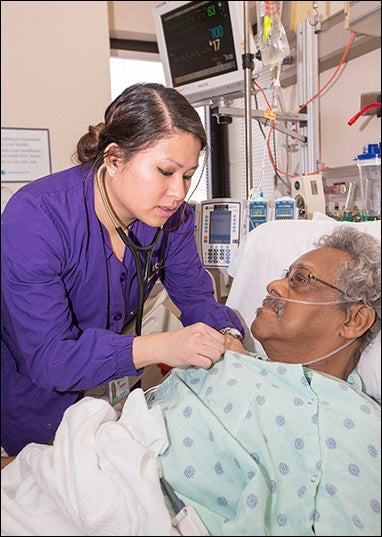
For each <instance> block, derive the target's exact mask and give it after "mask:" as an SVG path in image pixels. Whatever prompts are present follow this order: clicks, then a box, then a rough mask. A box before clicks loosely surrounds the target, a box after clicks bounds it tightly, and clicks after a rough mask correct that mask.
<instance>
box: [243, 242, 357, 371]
mask: <svg viewBox="0 0 382 537" xmlns="http://www.w3.org/2000/svg"><path fill="white" fill-rule="evenodd" d="M347 259H348V254H346V253H345V252H343V251H342V250H336V249H333V248H320V249H317V250H312V251H310V252H308V253H306V254H304V255H303V256H301V257H300V258H298V259H297V260H296V261H295V262H294V263H292V265H291V266H290V267H287V268H289V271H290V272H291V271H292V269H296V270H295V271H294V272H293V277H292V278H291V280H290V279H288V277H286V278H284V279H279V280H274V281H272V282H270V283H269V284H268V286H267V292H268V297H267V299H266V300H265V301H264V302H263V305H262V307H261V308H259V309H258V311H257V315H256V318H255V319H254V321H253V323H252V326H251V332H252V334H253V336H254V337H255V338H256V339H257V340H258V341H260V343H261V344H262V345H263V347H264V349H265V351H266V353H267V355H268V356H269V358H271V359H272V360H277V361H284V362H292V363H301V362H307V361H309V360H313V359H315V358H317V357H320V356H323V355H324V354H327V353H328V352H331V351H332V350H334V349H335V348H336V347H339V346H340V345H341V344H343V343H344V341H343V339H342V338H340V336H339V327H340V325H341V323H342V322H343V321H344V317H345V313H344V311H343V308H342V306H341V305H320V304H305V303H301V302H299V303H295V302H286V301H283V300H282V299H283V298H288V299H292V300H297V301H304V302H319V303H322V302H331V301H340V300H342V295H341V293H340V292H339V291H337V290H335V289H332V288H331V287H329V286H327V285H325V284H323V283H320V282H318V281H315V280H314V279H311V278H307V275H308V274H314V275H315V276H317V277H318V278H320V279H322V280H324V281H325V282H327V283H330V284H332V285H334V286H335V287H338V286H339V285H340V284H339V283H338V282H336V280H335V275H336V273H337V272H338V270H339V268H340V267H341V266H342V265H343V263H344V262H345V261H346V260H347Z"/></svg>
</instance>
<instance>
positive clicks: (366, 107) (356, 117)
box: [348, 103, 381, 126]
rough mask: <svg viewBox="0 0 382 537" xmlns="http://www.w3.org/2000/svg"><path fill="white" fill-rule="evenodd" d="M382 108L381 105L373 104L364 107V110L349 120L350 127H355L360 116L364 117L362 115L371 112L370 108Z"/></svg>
mask: <svg viewBox="0 0 382 537" xmlns="http://www.w3.org/2000/svg"><path fill="white" fill-rule="evenodd" d="M380 107H381V103H371V104H368V105H367V106H364V107H363V108H362V110H360V111H359V112H357V113H356V115H355V116H353V117H352V118H351V119H349V121H348V125H350V126H351V125H353V123H355V122H356V121H357V119H358V118H359V116H362V114H364V113H365V112H367V110H370V108H380Z"/></svg>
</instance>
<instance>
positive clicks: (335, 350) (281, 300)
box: [265, 295, 356, 365]
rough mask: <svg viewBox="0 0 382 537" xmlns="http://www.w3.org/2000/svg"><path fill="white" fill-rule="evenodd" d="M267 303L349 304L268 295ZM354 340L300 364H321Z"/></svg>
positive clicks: (344, 301)
mask: <svg viewBox="0 0 382 537" xmlns="http://www.w3.org/2000/svg"><path fill="white" fill-rule="evenodd" d="M265 300H267V301H269V302H271V301H272V302H294V303H296V304H312V305H314V306H317V305H319V306H331V305H333V304H347V303H349V301H348V300H333V301H330V302H313V301H312V302H311V301H308V300H295V299H293V298H282V297H277V298H276V297H273V296H271V295H268V296H267V297H266V299H265ZM355 340H356V338H354V339H351V340H350V341H347V342H346V343H345V344H344V345H341V346H340V347H337V348H336V349H334V351H331V352H329V353H328V354H324V355H323V356H320V357H319V358H315V359H314V360H309V362H301V365H310V364H315V363H316V362H321V360H325V359H326V358H329V357H330V356H333V354H337V352H340V351H342V350H343V349H346V347H349V346H350V345H351V344H352V343H353V342H354V341H355ZM270 361H271V362H273V361H274V360H271V359H270ZM276 361H279V360H276Z"/></svg>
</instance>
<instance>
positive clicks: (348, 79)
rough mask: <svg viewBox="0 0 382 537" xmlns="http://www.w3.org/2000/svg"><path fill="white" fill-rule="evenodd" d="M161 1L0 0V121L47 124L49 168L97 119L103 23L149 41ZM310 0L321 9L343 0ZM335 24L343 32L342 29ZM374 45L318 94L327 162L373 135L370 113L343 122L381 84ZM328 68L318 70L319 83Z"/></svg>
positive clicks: (289, 101)
mask: <svg viewBox="0 0 382 537" xmlns="http://www.w3.org/2000/svg"><path fill="white" fill-rule="evenodd" d="M161 3H162V2H161V1H159V2H130V1H129V2H103V1H97V2H79V1H76V2H70V1H69V2H63V1H56V2H52V1H48V2H38V1H33V2H28V1H26V2H22V1H17V2H14V1H3V2H1V15H2V20H1V43H2V47H1V57H2V62H1V78H2V102H1V113H2V126H3V127H20V128H28V127H29V128H49V131H50V141H51V156H52V171H57V170H59V169H62V168H65V167H68V166H70V165H71V161H70V158H71V155H72V152H73V151H74V149H75V145H76V142H77V140H78V139H79V137H80V136H81V135H82V134H83V133H84V132H85V131H86V130H87V127H88V125H90V124H94V123H97V122H98V121H101V120H102V117H103V112H104V110H105V108H106V106H107V104H108V103H109V102H110V99H111V90H110V74H109V57H110V47H109V29H110V35H111V36H113V37H119V38H129V39H148V40H150V41H155V29H154V23H153V18H152V9H153V7H154V6H155V5H158V4H161ZM308 4H311V3H309V2H308ZM318 4H319V10H320V13H321V14H322V15H323V16H329V15H331V14H332V13H335V12H338V11H339V10H341V9H343V4H344V3H343V2H318ZM328 5H329V6H330V9H329V8H328ZM324 8H325V11H324ZM341 31H342V32H343V33H344V35H346V40H347V38H348V37H347V36H349V35H350V33H349V31H348V30H345V29H344V28H343V29H341ZM320 39H322V40H324V39H326V38H325V34H324V32H323V33H322V34H320ZM345 43H346V41H345ZM380 52H381V51H380V48H379V49H377V50H374V51H372V52H370V53H368V54H365V55H364V56H362V57H360V58H357V59H354V60H351V61H349V62H348V63H347V64H346V67H345V68H344V70H343V72H342V74H341V76H340V77H337V80H336V82H335V84H333V85H332V86H331V87H330V88H329V89H328V90H327V91H326V92H325V94H324V95H323V96H322V97H321V98H320V129H321V137H320V144H321V153H320V155H319V156H320V158H321V160H322V161H323V162H324V163H325V164H326V165H328V166H331V167H336V166H347V165H349V164H351V163H352V159H353V158H354V156H355V155H356V154H358V153H360V152H361V150H362V146H363V145H365V144H367V143H376V142H378V141H379V140H380V118H377V117H376V116H366V117H362V118H360V119H359V120H358V121H357V122H356V123H355V124H354V125H353V126H352V127H349V126H348V125H347V121H348V120H349V119H350V117H352V116H353V115H354V114H355V113H356V112H357V111H358V110H359V108H360V94H361V93H363V92H370V91H380V89H381V68H380V64H381V63H380V60H381V54H380ZM334 69H335V68H333V69H330V70H327V71H325V72H323V73H322V74H321V75H320V81H319V85H320V87H322V86H323V85H324V84H325V83H326V81H327V80H328V79H329V77H330V76H331V74H332V73H333V71H334ZM284 101H285V105H286V108H287V110H288V111H291V112H293V111H296V110H297V108H298V104H301V103H297V96H296V88H295V87H290V88H286V89H285V91H284Z"/></svg>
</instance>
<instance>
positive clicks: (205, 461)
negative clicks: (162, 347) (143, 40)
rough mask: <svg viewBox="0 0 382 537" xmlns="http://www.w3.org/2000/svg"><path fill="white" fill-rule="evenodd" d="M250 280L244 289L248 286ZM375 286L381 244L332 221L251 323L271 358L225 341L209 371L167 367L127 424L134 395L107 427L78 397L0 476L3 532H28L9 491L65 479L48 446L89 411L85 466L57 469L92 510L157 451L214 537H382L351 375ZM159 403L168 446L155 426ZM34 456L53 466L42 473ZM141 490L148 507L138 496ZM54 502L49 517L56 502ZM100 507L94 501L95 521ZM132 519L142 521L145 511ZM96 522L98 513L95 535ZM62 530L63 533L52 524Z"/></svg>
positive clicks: (361, 405)
mask: <svg viewBox="0 0 382 537" xmlns="http://www.w3.org/2000/svg"><path fill="white" fill-rule="evenodd" d="M282 268H283V267H280V270H281V269H282ZM255 284H256V282H249V291H250V285H255ZM380 290H381V274H380V243H379V241H377V240H376V239H374V238H373V237H371V236H369V235H366V234H365V233H360V232H358V231H357V230H356V228H354V227H347V226H339V227H336V228H335V229H334V231H333V232H332V233H331V234H330V235H328V236H326V237H322V238H321V240H320V243H319V244H318V248H316V249H314V250H312V251H310V252H308V253H306V254H304V255H302V256H301V257H300V258H299V259H297V260H296V261H295V262H294V263H293V264H292V265H291V266H290V267H288V268H287V271H286V272H285V274H284V275H283V277H281V278H280V279H278V280H275V281H272V282H270V283H269V285H268V287H267V293H268V295H267V296H266V297H265V299H264V302H263V305H262V306H261V307H260V308H259V309H258V311H257V313H256V318H255V319H254V321H253V323H252V326H251V331H252V334H253V336H254V337H255V338H256V339H258V340H259V341H260V343H261V344H262V346H263V347H264V349H265V351H266V354H267V357H264V356H260V355H258V354H255V353H246V352H245V350H244V349H243V348H242V347H241V345H240V343H239V341H233V342H232V350H228V351H226V352H225V354H224V359H221V360H220V361H219V362H217V363H216V364H215V365H214V366H213V367H211V368H210V369H209V370H207V371H206V370H204V369H197V368H192V367H190V368H185V369H182V368H175V369H173V370H172V372H171V374H170V375H169V376H168V377H167V378H166V379H165V380H164V381H163V382H162V384H161V385H160V386H159V387H158V388H157V389H156V391H154V396H153V398H152V399H151V401H150V403H149V409H147V412H148V414H147V415H146V414H145V412H144V411H143V410H142V411H141V412H140V414H139V415H136V416H135V419H136V422H135V423H134V426H132V421H134V415H132V413H134V412H135V413H136V412H137V411H136V408H137V405H136V401H134V405H130V406H129V400H130V398H132V397H133V398H135V399H137V398H139V397H140V394H139V392H140V391H141V390H134V392H132V393H131V394H130V396H129V397H128V399H127V403H126V404H125V407H126V408H124V409H123V412H122V416H121V417H120V418H119V420H118V419H117V416H115V415H110V412H112V411H113V409H111V410H107V412H108V415H107V419H106V418H103V422H102V424H98V426H97V424H96V423H95V422H96V420H95V415H96V413H95V412H93V411H92V410H90V408H91V406H92V408H93V407H95V405H100V404H101V403H103V402H100V401H97V400H94V401H91V400H90V398H85V399H84V400H82V401H80V402H79V403H77V404H76V405H74V406H73V407H71V408H70V409H68V411H67V413H66V414H65V416H64V419H63V423H62V425H61V426H60V428H59V430H58V435H57V436H56V440H55V444H54V445H53V446H36V445H29V446H26V447H25V448H24V449H23V450H22V452H21V453H20V454H19V455H18V456H17V458H16V460H15V461H13V462H12V464H10V465H9V466H7V467H6V468H5V470H3V472H2V478H3V479H2V492H3V498H2V506H4V507H2V509H3V516H2V526H3V528H4V527H5V529H7V524H8V531H9V527H10V528H11V531H12V530H14V531H17V530H20V529H21V530H23V529H24V531H25V527H24V526H22V525H21V528H20V524H28V522H27V520H28V517H29V518H30V517H31V514H30V511H28V509H27V508H24V504H23V501H22V494H17V492H20V491H21V490H22V488H23V485H24V486H25V479H28V480H29V481H28V487H29V488H30V489H31V490H33V489H36V491H35V497H36V498H38V499H39V500H40V502H41V501H42V499H41V498H42V497H43V493H44V494H46V495H48V496H50V495H53V494H57V490H56V488H57V489H58V487H59V485H57V484H56V480H54V479H53V478H52V479H51V480H50V481H49V486H46V490H45V488H44V484H45V481H44V479H43V478H41V474H43V475H44V471H45V472H46V474H47V475H48V473H49V472H52V468H54V464H53V463H54V462H55V464H56V465H57V466H58V467H59V468H60V472H61V474H60V475H61V476H62V475H63V471H62V466H63V462H62V458H64V456H63V457H62V458H61V459H60V460H58V458H57V454H56V457H54V449H55V448H56V449H57V450H61V452H64V453H65V451H63V447H62V445H63V444H65V442H66V443H68V440H67V438H68V437H69V436H70V434H69V433H68V431H69V432H70V431H71V424H72V423H74V422H75V421H76V412H77V413H80V412H85V409H86V411H87V413H88V414H87V415H89V420H88V421H89V423H90V422H91V427H93V429H91V430H92V431H93V434H92V436H91V435H90V431H89V430H88V429H86V431H87V434H86V435H85V434H84V431H83V430H81V427H83V428H85V427H88V425H87V424H88V422H86V423H85V422H81V426H79V425H78V423H77V426H76V427H77V429H76V430H75V433H76V434H75V433H72V437H73V438H75V437H76V435H77V436H78V435H79V436H80V438H81V443H80V444H79V445H80V454H79V455H78V457H79V458H81V464H76V456H77V455H76V453H75V452H71V454H70V456H67V460H68V461H72V462H68V468H69V469H68V472H67V474H68V475H69V478H71V479H73V480H75V481H76V487H75V489H76V491H77V494H78V496H81V499H83V498H84V496H83V494H84V490H85V493H86V494H87V495H88V496H87V497H86V500H87V503H89V502H90V503H91V502H93V505H94V502H95V496H96V493H95V492H94V487H96V486H97V483H98V482H99V484H100V485H99V486H100V488H102V493H103V498H104V500H103V501H104V502H106V501H107V500H106V499H107V498H108V493H107V490H106V488H105V487H106V484H107V483H108V482H109V481H110V490H114V489H117V492H118V494H119V496H121V495H122V494H124V493H125V491H126V489H129V488H130V487H131V486H132V483H134V485H135V484H136V482H137V479H132V477H131V475H130V480H129V478H128V477H126V482H124V481H123V477H124V475H125V474H126V475H127V476H128V475H129V474H128V473H127V470H126V469H127V468H129V464H130V465H131V466H133V467H135V469H136V471H137V473H138V476H139V478H140V479H142V480H143V477H144V471H143V470H142V469H143V468H144V469H145V471H146V472H147V468H148V463H147V457H149V458H150V456H151V458H152V459H154V460H156V458H157V455H158V456H159V460H160V461H161V467H162V472H163V475H164V476H165V477H166V479H167V481H169V482H170V483H171V485H172V486H173V487H174V489H175V490H176V492H177V494H178V496H179V497H180V498H181V499H182V500H183V501H184V502H185V504H186V505H192V506H193V507H194V508H195V509H196V510H197V512H198V513H199V515H200V517H201V518H202V520H203V522H204V524H205V525H206V527H207V528H208V530H209V533H210V534H211V535H360V536H361V535H381V504H380V501H381V500H380V494H381V487H380V473H381V460H380V455H381V453H380V452H381V449H380V448H381V445H380V444H381V440H380V438H381V430H380V406H379V404H378V403H377V402H376V401H374V400H373V399H372V398H370V397H369V396H368V395H367V394H366V393H364V391H363V384H362V380H361V378H360V377H359V375H358V374H357V373H356V371H355V366H356V364H357V362H358V360H359V357H360V354H361V353H362V351H363V350H364V349H365V348H366V346H367V345H368V344H369V343H370V342H371V341H372V340H373V339H374V338H375V336H376V335H377V333H378V332H379V330H380V326H381V293H380ZM105 405H106V406H107V407H108V408H109V406H108V405H107V403H105ZM110 408H111V407H110ZM133 408H134V409H135V410H132V409H133ZM159 408H160V410H161V417H162V416H163V417H164V424H165V433H164V434H165V437H166V438H164V439H163V438H162V439H161V436H160V432H158V431H159V430H160V423H159V422H158V421H156V420H158V419H159V417H158V414H157V413H158V410H159ZM105 412H106V410H105ZM151 413H155V416H154V414H151ZM129 420H130V421H129ZM150 420H152V421H151V422H150ZM77 421H78V419H77ZM110 422H112V423H111V425H110ZM149 422H150V423H149ZM84 423H85V424H84ZM143 424H144V425H145V427H144V432H142V428H143ZM111 426H113V427H114V429H113V431H114V432H113V433H111V431H112V429H111ZM156 426H158V428H157V429H156ZM73 427H74V426H73ZM134 427H136V429H140V432H139V433H137V434H138V436H139V438H137V443H138V445H139V449H143V446H146V447H147V453H146V459H144V458H139V460H138V459H137V458H136V455H135V453H136V452H135V451H133V450H132V448H131V446H132V444H130V443H127V444H125V443H124V442H125V440H126V437H127V436H128V437H129V439H130V437H131V435H133V433H132V431H133V430H134ZM61 428H62V431H61V430H60V429H61ZM73 430H74V429H73ZM106 430H107V431H108V432H107V434H106ZM117 431H118V432H117ZM90 436H91V437H90ZM102 439H103V441H104V442H105V444H102ZM111 439H113V440H114V442H111ZM161 440H163V442H162V443H161ZM61 441H62V443H61ZM87 448H88V451H87ZM68 449H70V447H69V448H68ZM46 450H52V454H50V453H47V451H46ZM116 450H120V451H118V453H117V451H116ZM129 450H130V451H129ZM94 451H96V452H97V460H96V463H94V468H93V470H92V471H93V472H94V474H95V475H93V474H89V469H88V468H86V470H87V480H88V481H89V480H91V483H92V487H93V489H91V488H90V487H89V485H88V483H87V487H84V490H82V491H81V492H80V490H79V486H78V485H79V482H80V479H77V480H76V478H75V477H73V475H74V473H75V472H74V470H73V467H75V468H76V469H77V471H81V467H82V465H85V464H88V461H89V459H91V457H92V453H93V452H94ZM116 453H117V454H116ZM44 456H45V457H46V458H47V459H48V460H49V463H47V464H46V469H45V470H44V465H43V464H41V460H42V458H43V457H44ZM38 457H40V460H39V459H38ZM134 457H135V458H134ZM20 459H21V462H20ZM36 459H37V460H36ZM116 461H120V466H118V464H117V462H116ZM142 461H144V462H142ZM153 468H154V467H153ZM37 470H38V471H37ZM153 471H154V474H155V472H156V469H154V470H153ZM72 474H73V475H72ZM105 476H108V477H109V481H108V480H107V479H106V477H105ZM33 477H34V478H35V481H36V482H37V481H39V483H38V485H36V484H35V483H34V479H33ZM135 477H136V476H135ZM69 478H68V476H66V479H69ZM31 480H32V481H31ZM31 482H33V486H31ZM52 483H54V484H52ZM105 483H106V484H105ZM150 483H151V489H150V490H152V491H154V489H155V490H159V489H158V485H157V477H156V478H155V475H154V481H151V482H150ZM55 487H56V488H55ZM113 487H114V488H113ZM64 488H65V487H64ZM66 488H70V487H66ZM90 490H93V492H92V493H90ZM117 492H116V493H115V496H116V497H118V494H117ZM145 494H146V499H147V490H145ZM92 495H93V497H91V496H92ZM69 496H70V497H71V495H69ZM15 498H17V499H15ZM11 500H12V501H11ZM61 500H62V496H61ZM149 501H150V505H155V506H156V507H158V505H159V503H160V500H158V499H157V498H150V499H149ZM17 502H19V503H18V505H16V503H17ZM63 503H65V498H64V501H63ZM25 504H27V505H30V504H32V502H31V500H25ZM33 505H34V504H33ZM54 505H55V509H58V507H57V505H59V502H57V501H55V502H54ZM86 505H87V504H86ZM139 505H140V507H142V505H141V504H139ZM34 507H35V505H34ZM44 507H45V511H44V512H46V506H44ZM76 507H77V506H76ZM60 509H61V511H62V509H63V508H61V507H60ZM110 509H111V510H112V511H113V510H114V511H113V513H112V516H113V522H114V524H115V525H116V521H117V520H118V521H119V522H120V520H119V518H118V517H119V516H121V517H123V516H124V513H125V511H126V508H120V509H118V506H116V505H115V504H113V506H111V505H110ZM158 509H159V507H158ZM40 511H41V510H40ZM106 511H107V509H106V507H105V505H104V504H103V515H104V513H105V512H106ZM137 512H139V513H141V517H142V518H143V517H144V513H145V510H144V509H143V508H141V509H140V510H139V509H138V510H137ZM68 513H69V514H70V515H72V513H74V514H73V515H72V516H73V520H74V519H75V518H76V517H77V516H78V514H77V512H76V509H66V510H65V513H64V515H62V512H60V513H55V516H57V517H58V516H62V517H64V519H65V520H67V518H68V516H69V515H68ZM162 514H163V513H162ZM103 515H101V514H100V513H99V511H97V524H98V525H97V528H99V527H101V526H102V524H101V523H100V521H101V522H102V516H103ZM146 516H148V517H150V516H151V518H153V517H152V514H151V515H150V514H149V515H146ZM158 516H159V515H158ZM39 518H40V519H41V516H40V517H39ZM83 519H84V517H83V516H81V524H83ZM15 520H17V524H18V526H17V524H16V523H15ZM20 520H22V521H23V522H19V521H20ZM162 521H163V519H161V522H162ZM55 523H56V524H57V519H56V522H55ZM59 523H60V526H59V527H63V526H62V523H63V522H62V518H60V520H59ZM74 523H77V522H73V524H74ZM165 523H166V524H167V522H164V524H165ZM15 524H16V527H15ZM124 524H125V525H123V524H122V523H121V524H119V525H118V527H121V528H122V527H123V528H124V529H123V530H121V531H125V532H126V521H125V520H124ZM28 527H29V526H28ZM56 527H57V526H56ZM170 527H171V526H170ZM81 528H82V526H81ZM158 528H159V529H158ZM162 528H163V526H162V525H161V524H160V523H159V522H156V531H155V532H154V533H152V534H153V535H169V534H170V533H163V532H164V531H168V526H167V527H166V529H162ZM114 529H115V528H114ZM100 531H101V530H100ZM131 531H132V533H128V530H127V533H118V531H116V532H115V533H109V534H113V535H121V534H124V535H128V534H130V535H145V534H146V535H148V534H149V533H144V531H145V529H143V530H142V529H141V531H143V532H141V533H138V530H137V527H134V529H132V530H131ZM147 531H149V530H147ZM134 532H135V533H134ZM10 534H12V533H6V532H5V533H4V535H10ZM16 534H17V533H13V535H16ZM24 534H26V533H24ZM36 534H40V535H42V534H44V533H36ZM68 534H69V533H68ZM70 534H71V535H82V534H84V533H70ZM88 534H92V533H88ZM94 534H97V535H102V533H99V532H98V533H94ZM171 534H176V533H174V532H172V533H171Z"/></svg>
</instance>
